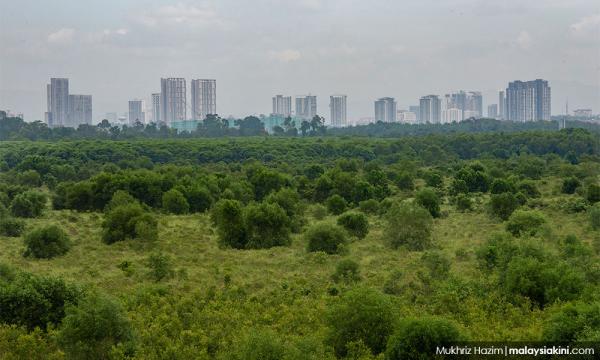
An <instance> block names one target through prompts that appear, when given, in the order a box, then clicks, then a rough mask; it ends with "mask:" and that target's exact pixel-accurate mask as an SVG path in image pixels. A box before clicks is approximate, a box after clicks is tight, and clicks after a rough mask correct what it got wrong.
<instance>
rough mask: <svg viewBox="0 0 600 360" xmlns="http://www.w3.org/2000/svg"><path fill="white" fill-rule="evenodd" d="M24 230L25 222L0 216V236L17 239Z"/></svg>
mask: <svg viewBox="0 0 600 360" xmlns="http://www.w3.org/2000/svg"><path fill="white" fill-rule="evenodd" d="M23 230H25V222H24V221H23V220H20V219H15V218H12V217H2V216H1V215H0V235H2V236H9V237H19V236H21V234H22V233H23Z"/></svg>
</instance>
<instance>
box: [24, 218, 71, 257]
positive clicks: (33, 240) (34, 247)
mask: <svg viewBox="0 0 600 360" xmlns="http://www.w3.org/2000/svg"><path fill="white" fill-rule="evenodd" d="M24 242H25V247H26V250H25V253H24V255H25V256H31V257H34V258H37V259H51V258H53V257H55V256H60V255H64V254H66V253H67V252H68V251H69V249H70V248H71V240H70V239H69V236H68V235H67V233H66V232H64V231H63V229H61V228H60V227H58V226H56V225H47V226H44V227H40V228H37V229H34V230H33V231H31V232H30V233H28V234H27V235H26V236H25V239H24Z"/></svg>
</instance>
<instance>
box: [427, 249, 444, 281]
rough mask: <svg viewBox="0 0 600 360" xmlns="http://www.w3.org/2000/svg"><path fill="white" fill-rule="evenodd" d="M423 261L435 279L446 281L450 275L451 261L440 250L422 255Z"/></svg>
mask: <svg viewBox="0 0 600 360" xmlns="http://www.w3.org/2000/svg"><path fill="white" fill-rule="evenodd" d="M421 261H422V262H423V264H424V265H425V267H426V268H427V269H428V270H429V274H430V275H431V277H432V278H435V279H445V278H446V277H448V274H449V273H450V259H448V257H447V256H445V255H444V254H443V253H442V252H440V251H438V250H429V251H426V252H424V253H423V255H421Z"/></svg>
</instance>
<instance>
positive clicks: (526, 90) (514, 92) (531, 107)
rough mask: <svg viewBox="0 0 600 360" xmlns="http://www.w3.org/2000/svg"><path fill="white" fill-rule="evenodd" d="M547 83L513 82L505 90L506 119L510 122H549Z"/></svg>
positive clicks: (539, 81)
mask: <svg viewBox="0 0 600 360" xmlns="http://www.w3.org/2000/svg"><path fill="white" fill-rule="evenodd" d="M550 104H551V92H550V87H549V86H548V81H546V80H542V79H537V80H532V81H525V82H524V81H518V80H517V81H513V82H511V83H509V84H508V88H507V89H506V117H507V119H508V120H511V121H520V122H525V121H536V120H550V110H551V108H550V106H551V105H550Z"/></svg>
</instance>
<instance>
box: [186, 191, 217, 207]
mask: <svg viewBox="0 0 600 360" xmlns="http://www.w3.org/2000/svg"><path fill="white" fill-rule="evenodd" d="M183 194H184V196H185V198H186V200H187V202H188V204H189V208H190V211H191V212H205V211H208V210H209V209H210V207H211V206H212V204H213V202H214V198H213V196H212V195H211V194H210V191H209V190H208V189H207V188H206V187H204V186H191V187H188V188H185V189H184V191H183Z"/></svg>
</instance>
